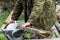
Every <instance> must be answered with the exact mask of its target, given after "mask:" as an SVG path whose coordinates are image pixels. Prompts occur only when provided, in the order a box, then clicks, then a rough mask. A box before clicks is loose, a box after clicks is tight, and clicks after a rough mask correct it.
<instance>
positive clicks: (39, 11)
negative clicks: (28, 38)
mask: <svg viewBox="0 0 60 40" xmlns="http://www.w3.org/2000/svg"><path fill="white" fill-rule="evenodd" d="M55 21H56V14H55V5H54V2H53V1H52V0H34V5H33V9H32V12H31V15H30V16H29V19H28V21H27V22H26V23H25V24H24V25H22V29H25V28H26V27H27V26H30V25H31V27H32V28H36V29H39V30H40V29H42V30H45V31H50V29H51V28H52V26H53V25H54V23H55Z"/></svg>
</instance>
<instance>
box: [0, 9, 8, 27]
mask: <svg viewBox="0 0 60 40" xmlns="http://www.w3.org/2000/svg"><path fill="white" fill-rule="evenodd" d="M8 15H9V11H7V10H6V11H3V12H2V16H1V17H0V27H1V26H2V24H3V21H5V20H6V18H7V17H8Z"/></svg>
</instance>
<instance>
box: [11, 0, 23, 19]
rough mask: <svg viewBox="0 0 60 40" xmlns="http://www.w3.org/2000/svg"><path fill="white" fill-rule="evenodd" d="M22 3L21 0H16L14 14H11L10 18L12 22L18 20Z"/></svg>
mask: <svg viewBox="0 0 60 40" xmlns="http://www.w3.org/2000/svg"><path fill="white" fill-rule="evenodd" d="M22 2H23V1H22V0H17V2H16V4H15V6H14V12H13V14H12V18H11V19H13V20H18V18H19V16H20V14H21V12H22V11H23V3H22Z"/></svg>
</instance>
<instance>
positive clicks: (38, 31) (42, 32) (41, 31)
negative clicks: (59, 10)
mask: <svg viewBox="0 0 60 40" xmlns="http://www.w3.org/2000/svg"><path fill="white" fill-rule="evenodd" d="M25 30H28V31H29V32H35V33H36V32H37V33H40V34H46V33H48V34H50V33H51V32H50V31H45V30H39V29H36V28H31V27H27V28H26V29H25Z"/></svg>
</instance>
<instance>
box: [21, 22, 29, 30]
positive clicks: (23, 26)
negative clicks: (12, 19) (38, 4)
mask: <svg viewBox="0 0 60 40" xmlns="http://www.w3.org/2000/svg"><path fill="white" fill-rule="evenodd" d="M29 25H30V23H29V22H26V23H25V24H23V25H22V26H21V29H22V30H24V29H25V28H26V27H27V26H29Z"/></svg>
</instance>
